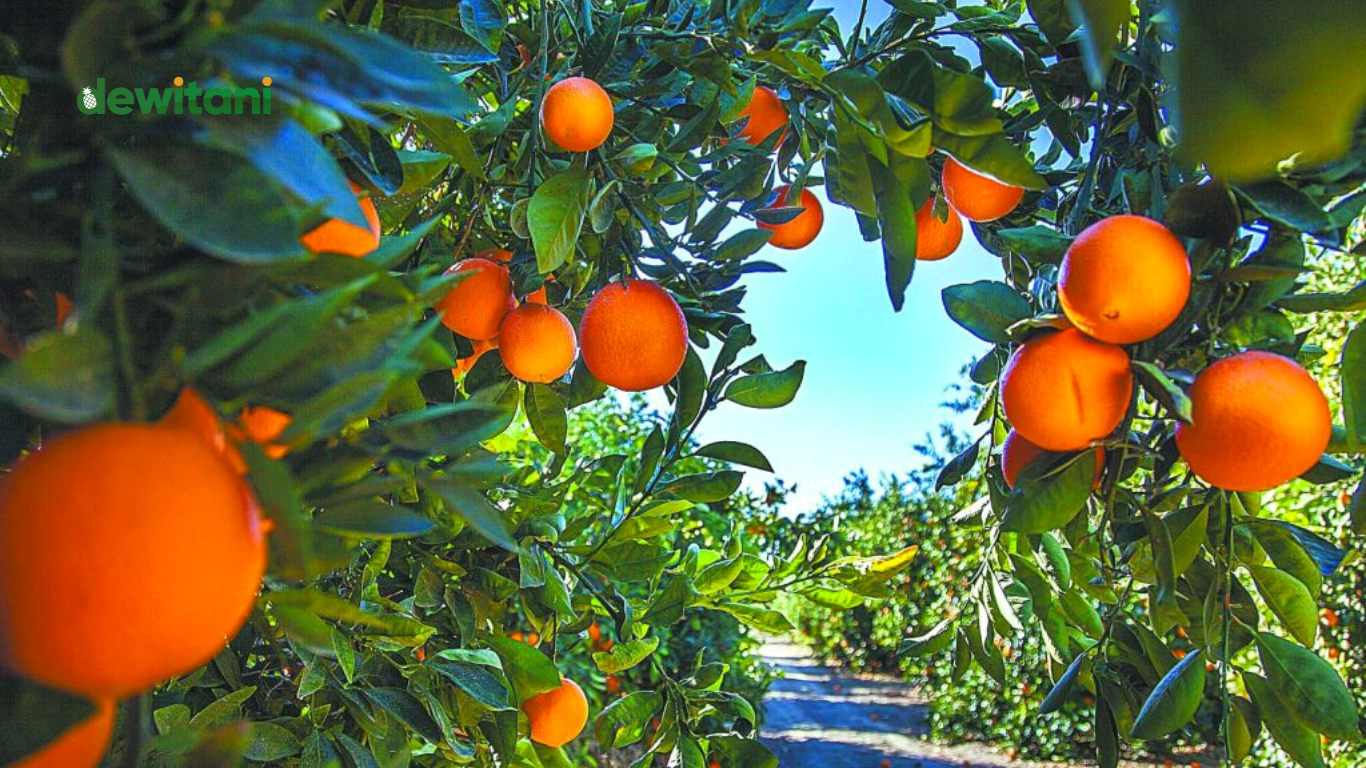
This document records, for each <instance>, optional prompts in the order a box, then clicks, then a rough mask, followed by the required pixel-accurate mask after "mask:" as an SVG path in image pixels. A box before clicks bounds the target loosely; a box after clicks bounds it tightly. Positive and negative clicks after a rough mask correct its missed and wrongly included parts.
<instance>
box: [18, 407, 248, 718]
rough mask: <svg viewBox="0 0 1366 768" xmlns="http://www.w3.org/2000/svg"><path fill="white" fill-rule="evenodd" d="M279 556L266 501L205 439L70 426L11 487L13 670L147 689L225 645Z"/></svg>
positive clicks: (104, 691)
mask: <svg viewBox="0 0 1366 768" xmlns="http://www.w3.org/2000/svg"><path fill="white" fill-rule="evenodd" d="M265 563H266V542H265V535H264V526H263V523H262V520H261V519H260V516H259V514H258V512H257V510H256V508H255V506H254V505H253V504H250V503H247V500H246V499H245V498H244V494H243V487H242V483H241V480H240V479H239V478H238V476H237V475H236V474H235V473H234V472H233V471H232V470H231V469H230V468H229V467H228V465H227V464H226V463H225V462H224V461H223V459H222V458H221V457H220V456H218V455H217V454H215V453H214V451H213V449H212V448H211V447H209V446H208V445H207V444H206V443H205V442H204V441H203V440H201V439H200V438H199V437H197V436H195V435H193V434H190V433H189V432H188V431H185V430H181V429H167V428H163V427H158V426H151V425H145V424H125V423H111V424H103V425H99V426H94V427H88V428H85V429H81V430H78V431H75V432H70V433H67V434H65V435H62V436H61V437H58V438H56V439H54V440H51V441H50V442H48V443H47V444H46V445H44V446H43V448H42V449H41V450H38V451H35V452H33V453H30V454H28V455H27V456H25V457H24V458H23V459H21V460H20V461H19V462H18V463H17V464H15V466H14V469H13V470H12V471H11V472H10V473H9V476H8V477H7V478H6V479H5V482H4V483H3V487H2V488H0V666H3V667H5V668H7V669H9V670H11V671H14V672H16V673H18V674H20V675H23V676H25V677H28V678H31V679H33V680H36V681H38V682H41V683H44V684H47V685H50V686H53V687H56V688H61V689H64V690H68V691H73V692H76V693H81V694H85V695H89V696H101V697H122V696H127V695H130V694H134V693H137V692H140V691H144V690H146V689H147V688H150V687H151V686H153V685H156V684H158V683H160V682H163V681H165V680H166V679H168V678H170V677H173V676H175V675H180V674H184V673H186V672H189V671H190V670H193V669H195V668H196V667H199V666H200V665H202V664H204V663H205V662H207V661H209V660H210V659H211V658H213V656H214V655H215V654H216V653H218V652H219V651H221V650H223V647H224V644H225V643H226V642H227V640H228V639H230V638H231V637H232V636H233V635H235V634H236V633H237V630H238V629H239V628H241V626H242V623H243V622H244V621H246V619H247V616H248V615H249V614H250V613H251V610H252V607H253V606H254V605H255V602H256V591H257V588H258V587H259V586H260V582H261V575H262V573H263V572H264V570H265Z"/></svg>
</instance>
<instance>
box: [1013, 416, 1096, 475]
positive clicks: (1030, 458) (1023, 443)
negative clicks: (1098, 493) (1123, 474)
mask: <svg viewBox="0 0 1366 768" xmlns="http://www.w3.org/2000/svg"><path fill="white" fill-rule="evenodd" d="M1048 453H1049V451H1045V450H1044V449H1042V448H1040V447H1039V446H1037V445H1035V444H1033V443H1031V442H1029V441H1028V440H1026V439H1025V438H1024V437H1023V436H1021V435H1020V433H1019V432H1016V431H1015V430H1013V429H1012V430H1010V434H1008V435H1006V441H1005V444H1004V445H1002V447H1001V472H1002V473H1003V474H1004V475H1005V476H1006V487H1007V488H1014V487H1015V481H1016V480H1017V479H1019V477H1020V473H1021V472H1023V471H1024V468H1025V467H1027V466H1029V465H1030V464H1033V463H1034V460H1035V459H1038V458H1039V457H1041V456H1045V455H1047V454H1048ZM1095 456H1096V480H1095V482H1094V483H1092V488H1095V487H1098V486H1099V485H1100V473H1101V472H1102V471H1103V470H1104V469H1105V449H1104V448H1097V449H1096V450H1095Z"/></svg>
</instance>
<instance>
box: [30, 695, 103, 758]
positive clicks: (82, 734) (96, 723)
mask: <svg viewBox="0 0 1366 768" xmlns="http://www.w3.org/2000/svg"><path fill="white" fill-rule="evenodd" d="M113 734H114V703H113V702H112V701H110V700H108V699H99V700H97V701H95V712H94V714H92V715H90V717H88V718H86V719H85V720H82V721H81V722H79V723H77V724H75V725H73V726H72V727H70V728H68V729H67V730H66V731H65V732H63V733H62V734H61V735H60V736H58V737H57V738H56V739H55V740H54V741H53V742H52V743H50V744H48V745H47V746H45V747H43V748H42V749H40V750H38V751H37V752H34V753H33V754H31V755H29V756H28V757H25V758H23V759H22V760H20V761H19V762H17V763H11V764H10V766H9V768H95V766H97V765H99V764H100V760H102V759H104V753H105V752H106V751H108V749H109V738H110V737H111V736H112V735H113Z"/></svg>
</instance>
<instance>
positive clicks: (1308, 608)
mask: <svg viewBox="0 0 1366 768" xmlns="http://www.w3.org/2000/svg"><path fill="white" fill-rule="evenodd" d="M1247 570H1248V572H1249V573H1251V574H1252V581H1253V582H1254V583H1256V585H1257V591H1258V592H1259V593H1261V595H1262V599H1263V600H1266V604H1267V605H1268V606H1270V608H1271V612H1272V613H1274V614H1276V618H1278V619H1280V620H1281V624H1283V625H1284V626H1285V628H1286V629H1287V630H1289V631H1290V634H1292V635H1294V636H1295V639H1296V640H1299V641H1300V642H1301V643H1304V644H1305V645H1313V644H1314V638H1315V636H1316V635H1317V634H1318V628H1319V611H1318V604H1317V603H1316V602H1315V601H1314V596H1313V595H1311V594H1310V593H1309V588H1308V587H1306V586H1305V585H1304V582H1302V581H1300V580H1299V579H1297V578H1295V577H1294V576H1291V575H1290V574H1288V573H1286V572H1284V571H1281V570H1279V569H1276V568H1263V567H1261V566H1256V565H1249V566H1247Z"/></svg>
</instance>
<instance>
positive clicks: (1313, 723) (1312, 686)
mask: <svg viewBox="0 0 1366 768" xmlns="http://www.w3.org/2000/svg"><path fill="white" fill-rule="evenodd" d="M1257 655H1258V657H1259V658H1260V659H1261V660H1262V669H1263V671H1264V672H1265V673H1266V677H1267V680H1268V681H1270V683H1271V685H1272V686H1274V688H1275V690H1276V692H1277V695H1278V696H1279V697H1281V698H1282V699H1284V701H1285V703H1286V705H1287V707H1288V709H1289V711H1290V714H1291V716H1293V717H1294V718H1295V719H1296V720H1298V721H1299V722H1300V723H1303V724H1304V725H1305V726H1307V727H1309V728H1311V729H1313V730H1314V731H1316V732H1318V733H1321V734H1323V735H1324V736H1327V737H1328V738H1330V739H1343V740H1346V741H1357V740H1359V739H1360V738H1361V733H1360V731H1359V730H1358V729H1357V719H1358V718H1357V707H1356V701H1355V700H1354V699H1353V698H1352V694H1351V692H1350V691H1348V690H1347V685H1346V684H1345V683H1343V681H1342V676H1341V675H1339V674H1338V672H1337V670H1336V669H1333V666H1332V665H1331V664H1329V663H1328V662H1326V661H1324V660H1323V659H1322V658H1321V657H1320V656H1319V655H1318V654H1317V653H1314V652H1313V651H1311V650H1309V649H1308V648H1304V647H1302V646H1299V645H1296V644H1295V643H1292V642H1290V641H1289V640H1286V639H1285V638H1282V637H1277V636H1276V635H1271V634H1267V633H1265V632H1261V633H1258V634H1257ZM1259 705H1260V703H1259ZM1262 714H1263V717H1266V712H1265V710H1263V712H1262ZM1267 725H1268V727H1270V725H1271V720H1270V718H1269V717H1268V718H1267ZM1272 732H1273V733H1274V732H1275V729H1274V728H1273V729H1272ZM1277 741H1280V738H1279V737H1277Z"/></svg>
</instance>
